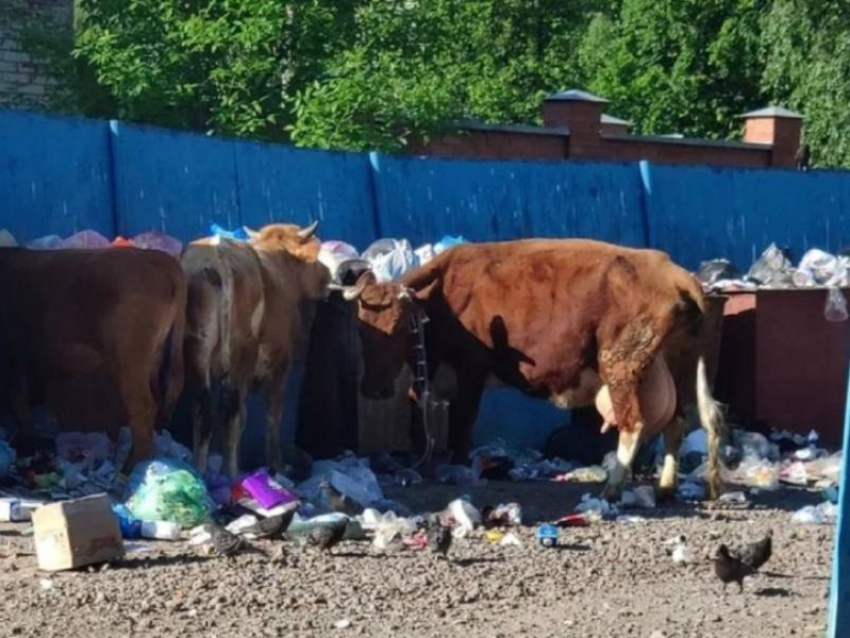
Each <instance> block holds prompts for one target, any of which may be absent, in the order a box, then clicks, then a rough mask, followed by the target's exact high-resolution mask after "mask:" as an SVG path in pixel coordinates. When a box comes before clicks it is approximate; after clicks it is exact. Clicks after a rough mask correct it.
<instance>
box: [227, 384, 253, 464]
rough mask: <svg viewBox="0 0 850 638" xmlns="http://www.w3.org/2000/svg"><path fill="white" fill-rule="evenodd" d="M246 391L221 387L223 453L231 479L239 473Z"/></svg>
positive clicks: (241, 388) (239, 388)
mask: <svg viewBox="0 0 850 638" xmlns="http://www.w3.org/2000/svg"><path fill="white" fill-rule="evenodd" d="M247 396H248V391H247V388H245V387H238V388H233V387H232V386H225V387H223V388H222V420H223V422H224V455H225V459H226V464H227V465H226V467H227V474H228V476H230V478H232V479H234V480H235V479H236V477H237V476H238V475H239V444H240V442H241V441H242V433H243V432H244V431H245V423H246V420H247V419H246V407H245V400H246V399H247Z"/></svg>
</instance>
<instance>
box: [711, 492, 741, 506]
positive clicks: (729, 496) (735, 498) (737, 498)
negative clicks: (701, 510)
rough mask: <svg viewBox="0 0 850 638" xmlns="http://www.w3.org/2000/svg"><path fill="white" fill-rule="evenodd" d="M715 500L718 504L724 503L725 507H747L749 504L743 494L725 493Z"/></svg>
mask: <svg viewBox="0 0 850 638" xmlns="http://www.w3.org/2000/svg"><path fill="white" fill-rule="evenodd" d="M717 500H718V502H719V503H726V504H727V505H747V504H748V503H749V501H748V500H747V495H746V494H744V493H743V492H726V493H725V494H721V495H720V498H719V499H717Z"/></svg>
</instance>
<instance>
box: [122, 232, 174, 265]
mask: <svg viewBox="0 0 850 638" xmlns="http://www.w3.org/2000/svg"><path fill="white" fill-rule="evenodd" d="M133 244H134V245H135V246H136V248H144V249H146V250H161V251H162V252H164V253H167V254H169V255H171V256H172V257H174V258H175V259H178V258H179V257H180V253H182V252H183V244H182V243H181V242H180V240H179V239H176V238H174V237H172V236H170V235H166V234H164V233H160V232H157V231H155V230H152V231H150V232H147V233H141V234H140V235H136V236H135V237H133Z"/></svg>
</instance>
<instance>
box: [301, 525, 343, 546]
mask: <svg viewBox="0 0 850 638" xmlns="http://www.w3.org/2000/svg"><path fill="white" fill-rule="evenodd" d="M347 526H348V520H347V519H344V518H343V519H340V520H337V521H330V522H328V523H321V524H318V525H316V527H314V528H313V529H311V530H310V531H309V532H307V534H306V536H305V537H304V541H305V542H306V544H308V545H311V546H313V547H318V548H319V549H320V550H322V551H328V550H330V549H331V548H332V547H335V546H336V545H338V544H339V543H340V541H341V540H342V539H343V537H344V536H345V530H346V527H347Z"/></svg>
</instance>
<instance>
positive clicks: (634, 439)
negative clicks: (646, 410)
mask: <svg viewBox="0 0 850 638" xmlns="http://www.w3.org/2000/svg"><path fill="white" fill-rule="evenodd" d="M642 435H643V423H642V422H641V421H637V422H636V423H635V424H634V426H633V427H632V428H630V429H628V430H626V429H624V428H621V429H620V439H619V442H618V443H617V460H616V462H615V463H614V467H613V468H611V470H610V472H609V474H608V483H607V484H606V485H605V489H604V490H603V491H602V498H604V499H605V500H607V501H609V502H612V503H613V502H616V501H619V500H620V496H621V495H622V493H623V486H624V485H625V483H626V481H627V480H628V478H629V476H631V471H632V462H633V461H634V459H635V455H636V454H637V451H638V449H639V448H640V444H641V440H642Z"/></svg>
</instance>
